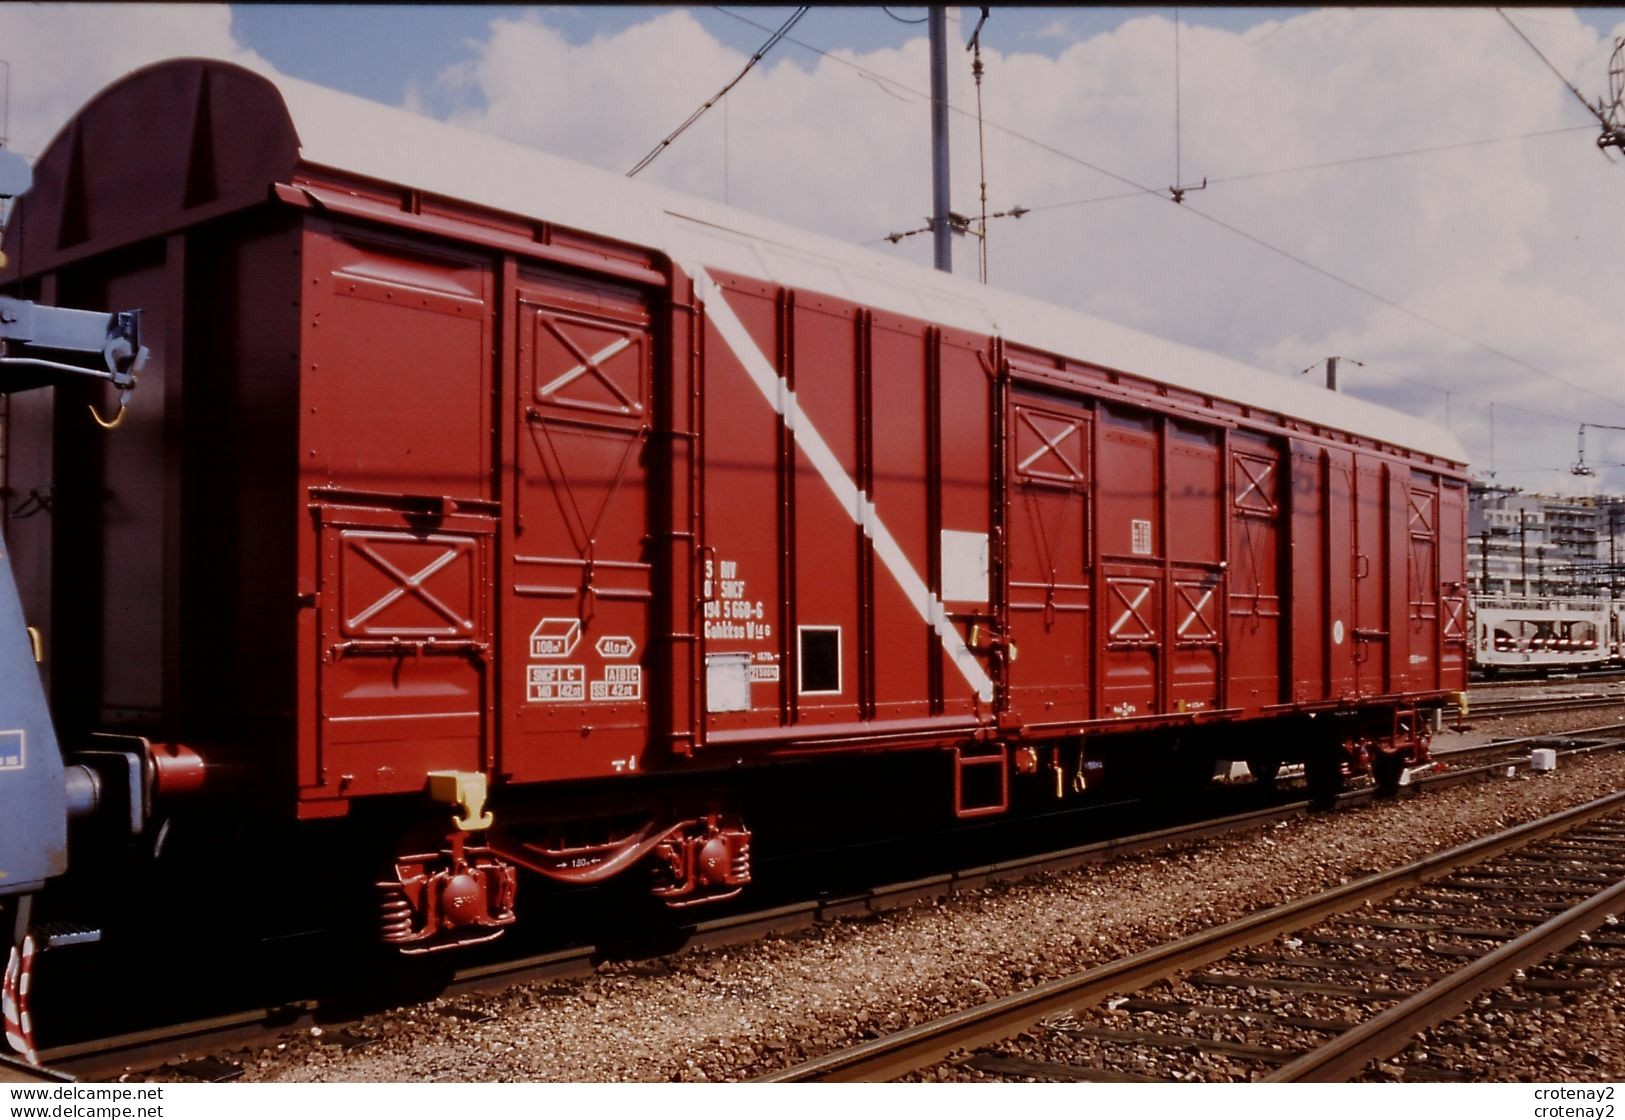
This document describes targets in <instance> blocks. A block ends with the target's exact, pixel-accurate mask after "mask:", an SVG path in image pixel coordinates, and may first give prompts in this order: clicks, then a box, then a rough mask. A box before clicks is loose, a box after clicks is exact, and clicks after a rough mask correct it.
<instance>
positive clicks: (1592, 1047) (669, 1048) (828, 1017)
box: [219, 709, 1625, 1082]
mask: <svg viewBox="0 0 1625 1120" xmlns="http://www.w3.org/2000/svg"><path fill="white" fill-rule="evenodd" d="M1618 714H1619V710H1618V709H1614V710H1611V711H1599V712H1598V713H1596V714H1595V715H1594V716H1587V717H1582V718H1585V720H1586V722H1588V723H1593V724H1601V723H1604V722H1605V721H1606V720H1607V719H1608V718H1610V717H1612V716H1615V715H1618ZM1575 722H1576V719H1575V717H1574V716H1572V715H1569V716H1567V717H1563V716H1553V717H1545V718H1544V721H1543V720H1542V719H1541V718H1539V717H1528V718H1524V719H1519V720H1506V721H1503V722H1500V723H1497V724H1495V725H1494V726H1493V728H1491V729H1486V728H1480V729H1479V731H1480V734H1479V735H1477V736H1474V737H1473V738H1476V739H1482V738H1483V732H1484V731H1485V730H1493V732H1494V734H1495V735H1496V736H1509V735H1514V734H1531V733H1548V732H1551V731H1555V730H1556V729H1557V728H1558V727H1560V726H1561V724H1562V723H1568V724H1570V725H1572V724H1573V723H1575ZM1543 723H1544V724H1545V726H1543ZM1454 738H1456V737H1455V736H1453V735H1452V734H1450V733H1446V734H1445V735H1442V736H1440V737H1439V738H1438V739H1437V740H1436V742H1435V748H1436V750H1443V749H1446V748H1448V747H1449V746H1450V745H1451V741H1452V739H1454ZM1464 738H1466V737H1464ZM1622 784H1625V755H1621V754H1616V753H1612V752H1610V753H1604V754H1599V755H1595V756H1592V757H1589V758H1582V759H1564V760H1563V762H1562V763H1561V764H1560V766H1559V769H1558V770H1557V771H1556V772H1554V773H1551V774H1540V775H1535V774H1531V773H1529V772H1527V771H1520V772H1519V774H1518V776H1516V777H1513V778H1505V779H1497V780H1495V781H1493V782H1490V783H1486V784H1475V785H1468V786H1464V787H1456V788H1452V789H1448V790H1438V791H1425V792H1423V793H1422V794H1421V795H1420V796H1417V797H1414V798H1412V797H1407V798H1403V799H1400V800H1398V801H1379V802H1376V803H1373V804H1369V805H1367V806H1363V807H1359V808H1353V809H1349V810H1345V811H1340V812H1336V813H1329V814H1318V815H1314V816H1311V817H1307V818H1303V819H1298V820H1292V821H1287V822H1283V823H1279V824H1276V825H1273V826H1270V827H1268V828H1265V829H1263V830H1261V831H1258V832H1252V833H1248V834H1246V835H1242V836H1239V837H1230V838H1224V839H1219V840H1214V841H1205V842H1202V843H1199V844H1191V845H1189V846H1187V847H1184V848H1182V849H1179V850H1171V851H1162V852H1158V853H1151V854H1146V855H1141V856H1135V857H1130V858H1125V859H1122V860H1120V861H1117V862H1114V863H1111V864H1109V865H1105V866H1096V867H1090V868H1084V869H1080V870H1077V871H1070V872H1065V873H1056V874H1050V875H1045V876H1041V877H1038V878H1035V879H1032V880H1028V881H1025V882H1022V883H1018V884H1010V885H997V886H993V887H989V888H986V889H982V890H977V891H973V892H968V893H966V894H963V895H959V896H956V897H953V898H951V899H947V900H942V901H933V902H926V903H921V904H919V905H916V906H913V907H909V908H906V909H902V910H897V911H893V912H890V913H888V914H885V915H883V916H882V917H879V918H866V919H861V920H850V921H839V922H834V923H830V924H827V925H823V926H819V927H816V928H814V929H811V930H808V931H806V932H804V933H800V934H796V935H793V936H789V937H782V938H770V939H768V940H765V941H762V942H759V943H756V944H752V945H749V946H745V947H740V948H731V949H727V950H712V951H703V952H700V951H696V952H689V953H685V954H681V955H679V956H677V957H674V958H670V959H667V960H663V961H658V962H648V963H624V964H611V965H606V966H603V967H601V968H600V969H599V970H598V972H597V973H596V974H595V975H593V976H592V977H590V978H588V979H585V980H579V981H569V982H553V983H551V984H543V985H532V986H515V987H513V988H510V989H509V990H507V991H505V992H502V993H500V994H492V995H482V996H464V997H460V998H458V999H456V1000H454V1001H435V1002H433V1003H430V1004H426V1005H420V1006H417V1007H412V1008H406V1009H403V1010H399V1011H395V1012H391V1013H387V1014H378V1015H373V1016H369V1017H368V1018H366V1019H364V1020H362V1021H361V1022H359V1023H357V1024H354V1025H351V1026H348V1027H346V1028H345V1032H346V1033H347V1034H349V1035H351V1036H360V1037H366V1038H371V1039H373V1041H371V1042H370V1043H368V1044H367V1045H365V1046H357V1047H353V1048H347V1047H345V1046H343V1045H329V1044H327V1043H325V1042H324V1041H323V1038H322V1037H321V1035H320V1033H319V1032H316V1031H312V1032H308V1033H304V1034H300V1035H296V1036H293V1037H291V1038H289V1039H288V1040H287V1041H285V1042H283V1043H281V1044H280V1045H278V1046H276V1047H272V1048H263V1049H258V1050H255V1051H251V1052H246V1053H245V1052H236V1053H230V1054H221V1055H219V1056H221V1057H225V1058H229V1059H230V1060H232V1061H235V1062H238V1063H240V1064H241V1065H242V1066H243V1071H244V1072H243V1077H244V1079H245V1080H263V1081H645V1082H649V1081H737V1080H744V1079H747V1078H750V1077H753V1076H756V1075H758V1074H761V1073H765V1072H768V1071H770V1070H773V1069H777V1068H781V1067H784V1066H787V1065H791V1064H794V1063H795V1062H797V1061H800V1060H802V1059H803V1058H807V1057H812V1056H816V1055H818V1054H822V1053H824V1052H826V1051H828V1050H831V1049H834V1048H836V1047H839V1046H842V1045H846V1044H850V1043H852V1042H855V1041H858V1040H860V1039H862V1038H865V1037H873V1036H875V1035H878V1034H883V1033H887V1032H890V1031H893V1030H897V1029H900V1028H902V1027H905V1026H908V1025H910V1024H912V1023H917V1022H922V1021H925V1020H927V1019H931V1018H935V1017H938V1016H940V1015H943V1014H945V1013H947V1012H950V1011H953V1010H956V1009H959V1008H963V1007H969V1006H973V1005H975V1004H978V1003H982V1002H985V1001H986V1000H988V999H991V998H994V997H996V996H1000V995H1004V994H1006V993H1009V992H1013V991H1017V990H1020V989H1024V988H1027V987H1030V986H1031V985H1033V984H1035V983H1037V982H1040V981H1043V980H1047V979H1051V978H1055V977H1059V976H1063V975H1066V974H1068V973H1071V972H1074V971H1077V970H1080V969H1083V968H1088V967H1091V966H1094V965H1098V964H1102V963H1104V962H1107V961H1109V960H1112V959H1115V958H1117V957H1121V956H1124V955H1127V954H1129V953H1132V952H1136V951H1138V950H1140V949H1144V948H1147V947H1149V946H1152V945H1155V944H1159V943H1161V942H1164V941H1167V940H1170V939H1172V938H1175V937H1179V936H1183V935H1186V934H1189V933H1192V932H1195V931H1196V930H1199V929H1202V928H1205V927H1207V926H1210V925H1213V924H1216V923H1219V922H1224V921H1228V920H1230V919H1233V918H1236V917H1239V916H1241V915H1243V914H1246V913H1249V912H1251V911H1254V910H1258V909H1261V908H1265V907H1269V906H1274V905H1276V904H1279V903H1282V902H1286V901H1288V900H1290V899H1292V898H1295V897H1298V896H1301V895H1303V894H1306V893H1309V892H1312V891H1315V890H1318V889H1322V888H1324V887H1327V886H1330V885H1333V884H1336V883H1339V882H1344V881H1347V880H1349V879H1353V878H1357V877H1360V876H1363V875H1367V874H1370V873H1372V872H1375V871H1380V870H1385V869H1387V868H1389V867H1393V866H1397V865H1400V864H1403V863H1407V862H1410V861H1412V860H1414V859H1417V858H1419V857H1420V856H1423V855H1426V854H1428V853H1430V852H1434V851H1437V850H1440V849H1443V848H1447V847H1450V846H1452V845H1455V844H1459V843H1462V842H1465V841H1467V840H1470V839H1473V838H1475V837H1478V836H1482V835H1485V834H1487V833H1490V832H1494V831H1497V830H1499V829H1502V828H1506V827H1509V826H1511V825H1514V824H1518V823H1521V822H1523V821H1526V820H1531V819H1533V818H1536V817H1539V816H1542V815H1545V814H1547V813H1550V812H1553V811H1556V810H1558V809H1561V808H1563V807H1565V806H1569V805H1574V804H1578V803H1581V802H1584V801H1589V800H1592V799H1594V798H1596V797H1599V796H1602V795H1604V794H1607V793H1611V792H1613V791H1615V790H1616V789H1619V788H1621V786H1622ZM1621 917H1622V919H1625V915H1622V916H1621ZM1616 972H1617V970H1616ZM1620 983H1621V978H1620V977H1619V976H1617V975H1616V974H1610V977H1609V979H1608V981H1607V982H1606V983H1605V984H1604V986H1603V988H1602V989H1600V990H1599V991H1596V992H1592V993H1587V996H1586V998H1583V999H1578V1000H1576V1001H1575V1003H1574V1007H1573V1008H1572V1010H1571V1011H1569V1012H1568V1013H1565V1014H1564V1015H1562V1016H1560V1019H1561V1022H1560V1023H1558V1024H1554V1025H1553V1027H1552V1028H1551V1029H1553V1030H1554V1031H1559V1030H1560V1032H1561V1034H1562V1038H1561V1043H1562V1045H1561V1046H1557V1045H1555V1043H1554V1045H1552V1046H1550V1047H1547V1046H1542V1045H1541V1044H1540V1043H1541V1040H1540V1039H1538V1038H1528V1037H1522V1038H1516V1039H1515V1040H1514V1041H1515V1042H1516V1045H1512V1046H1509V1047H1508V1048H1507V1050H1508V1054H1507V1059H1508V1062H1509V1063H1513V1061H1514V1059H1515V1058H1518V1059H1520V1060H1521V1056H1525V1055H1527V1056H1529V1059H1530V1060H1529V1061H1528V1063H1527V1065H1526V1066H1518V1065H1515V1064H1508V1065H1507V1066H1506V1067H1505V1069H1504V1076H1506V1077H1509V1078H1535V1077H1539V1078H1570V1079H1585V1080H1599V1079H1608V1078H1616V1079H1618V1078H1621V1077H1625V1050H1622V1047H1621V1044H1620V1043H1619V1041H1618V1036H1619V1028H1620V1026H1621V1023H1620V1018H1619V1012H1618V1007H1619V1006H1620V1005H1621V1002H1622V1001H1621V999H1620V996H1621V994H1622V992H1621V988H1620ZM448 1003H455V1004H456V1005H457V1006H458V1007H461V1008H465V1009H472V1010H477V1011H484V1012H489V1013H491V1014H492V1015H494V1016H495V1018H494V1019H493V1020H492V1021H489V1022H484V1023H474V1022H471V1021H469V1018H468V1017H466V1016H465V1017H453V1016H449V1015H447V1014H446V1013H445V1011H446V1006H447V1004H448ZM1493 1023H1494V1020H1493V1019H1492V1020H1491V1024H1492V1025H1493ZM1518 1029H1520V1030H1522V1029H1523V1028H1518ZM1541 1029H1545V1028H1541ZM1557 1053H1562V1054H1568V1055H1572V1061H1569V1062H1565V1061H1563V1060H1562V1059H1559V1058H1556V1057H1554V1056H1553V1055H1554V1054H1557Z"/></svg>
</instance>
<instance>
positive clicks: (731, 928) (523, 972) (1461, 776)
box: [41, 722, 1625, 1078]
mask: <svg viewBox="0 0 1625 1120" xmlns="http://www.w3.org/2000/svg"><path fill="white" fill-rule="evenodd" d="M1620 728H1625V722H1622V723H1616V724H1607V725H1603V726H1600V727H1591V728H1580V729H1576V730H1574V731H1569V732H1564V733H1563V734H1564V735H1565V736H1571V737H1572V736H1579V735H1586V734H1593V733H1597V732H1605V731H1612V730H1618V729H1620ZM1552 738H1554V736H1531V737H1529V738H1527V739H1505V740H1499V741H1496V742H1493V743H1488V744H1481V745H1478V746H1473V747H1467V748H1463V749H1461V750H1459V751H1453V752H1450V754H1449V755H1448V756H1447V757H1448V759H1450V760H1463V761H1465V760H1466V759H1468V758H1476V757H1478V756H1481V755H1485V754H1491V755H1495V754H1504V753H1505V752H1506V751H1507V750H1508V749H1512V750H1516V749H1517V748H1518V747H1519V746H1521V745H1523V744H1525V743H1529V742H1532V741H1545V740H1549V739H1552ZM1618 745H1619V744H1608V748H1609V749H1613V748H1614V747H1617V746H1618ZM1582 749H1584V748H1582ZM1502 765H1503V763H1501V762H1493V763H1487V764H1484V765H1480V766H1476V767H1474V768H1472V769H1470V770H1469V769H1463V770H1453V771H1445V772H1442V773H1434V774H1426V775H1423V776H1421V777H1420V778H1418V779H1417V781H1416V782H1414V783H1413V784H1412V788H1413V789H1414V788H1421V787H1426V786H1432V785H1441V786H1443V785H1449V784H1453V783H1456V782H1460V781H1469V780H1472V779H1474V778H1475V777H1484V776H1487V775H1492V774H1498V773H1500V770H1501V766H1502ZM1373 796H1374V791H1373V790H1371V789H1356V790H1350V791H1346V792H1344V793H1343V794H1340V795H1339V797H1338V802H1339V804H1341V805H1348V804H1357V803H1360V802H1364V801H1369V800H1370V799H1371V798H1372V797H1373ZM1309 808H1310V803H1309V802H1308V801H1306V800H1293V801H1289V802H1285V803H1283V804H1280V805H1276V806H1272V807H1269V808H1265V809H1255V810H1251V811H1249V812H1245V813H1239V814H1235V815H1232V816H1228V817H1221V818H1218V819H1210V820H1202V821H1195V822H1191V823H1189V824H1183V825H1175V826H1171V827H1168V828H1162V829H1157V830H1154V831H1151V832H1145V833H1137V834H1135V835H1132V836H1126V837H1117V838H1114V839H1110V840H1101V841H1096V842H1094V843H1090V844H1084V845H1079V846H1075V847H1071V848H1065V849H1061V850H1059V851H1051V852H1040V853H1036V854H1034V855H1029V856H1021V857H1016V858H1012V859H1008V860H1001V861H998V862H995V863H989V864H983V865H980V866H977V867H970V868H962V869H957V870H953V871H947V872H942V873H940V874H936V875H931V876H926V877H924V878H920V879H914V880H910V881H908V882H902V883H891V884H886V885H884V886H879V887H875V888H871V889H868V890H864V891H860V892H854V893H851V894H847V895H841V896H836V897H825V898H820V899H811V900H807V901H802V902H791V903H787V904H783V905H780V906H776V907H771V908H768V909H765V910H758V911H752V912H750V913H745V914H733V915H726V916H723V917H718V918H712V919H708V920H705V921H701V922H697V923H695V924H693V925H691V926H688V927H686V928H685V929H684V930H682V931H680V932H682V933H683V934H684V941H683V945H682V947H683V948H684V949H703V948H710V947H719V946H724V945H736V944H741V943H745V942H748V941H750V940H753V939H755V938H757V937H760V936H762V935H763V933H764V932H767V931H773V932H781V933H782V932H785V931H789V930H794V929H799V928H808V927H812V926H815V925H817V924H818V923H820V922H826V921H831V920H834V919H836V918H839V917H842V916H846V915H851V914H863V913H878V912H881V911H884V910H887V909H893V908H896V907H899V906H903V905H907V904H909V903H911V902H914V901H917V900H920V899H923V898H932V897H945V896H950V895H952V894H954V893H956V892H961V891H968V890H973V889H976V888H978V887H981V886H984V885H987V884H990V883H994V882H1000V881H1005V882H1008V881H1011V880H1019V879H1022V878H1027V877H1030V876H1033V875H1038V874H1042V873H1045V872H1056V871H1066V870H1071V869H1074V868H1078V867H1083V866H1088V865H1090V864H1097V863H1103V862H1106V861H1108V860H1111V859H1116V858H1120V857H1123V856H1127V855H1133V854H1136V853H1141V852H1147V851H1155V850H1158V849H1161V848H1167V847H1171V846H1173V845H1177V844H1184V843H1194V842H1197V841H1200V840H1207V839H1213V838H1217V837H1221V836H1225V835H1230V834H1235V833H1242V832H1246V831H1248V830H1250V829H1255V828H1262V827H1264V826H1266V825H1269V824H1273V823H1276V822H1278V821H1282V820H1290V819H1292V818H1293V817H1297V816H1301V815H1303V814H1304V813H1305V812H1307V811H1308V810H1309ZM602 952H603V946H600V945H585V946H578V947H573V948H566V949H558V950H552V951H549V952H545V953H539V954H530V955H527V956H525V957H522V958H519V959H517V960H513V961H496V962H490V963H485V964H480V965H474V966H469V967H465V968H462V969H459V970H458V971H457V972H456V973H455V974H454V975H453V976H452V978H451V980H450V982H449V983H448V984H447V986H446V988H445V989H444V991H442V992H441V993H440V994H441V995H442V996H447V997H455V996H462V995H471V994H476V993H480V992H485V991H491V990H494V989H496V988H498V987H500V986H503V985H508V984H515V983H521V982H525V981H532V980H540V979H559V978H566V977H573V976H585V975H589V974H590V973H591V972H592V970H593V968H594V965H595V964H596V962H597V961H598V960H599V959H600V957H601V955H602ZM353 1021H354V1020H353V1019H350V1018H348V1017H341V1018H340V1019H338V1020H328V1019H324V1017H323V1008H322V1005H321V1002H320V1001H318V1000H314V999H300V1000H289V1001H287V1002H285V1003H283V1004H280V1005H278V1006H276V1007H273V1008H264V1009H257V1010H253V1011H244V1012H239V1013H234V1014H227V1015H221V1016H216V1017H212V1018H209V1019H200V1020H196V1021H191V1022H186V1023H177V1024H172V1025H166V1026H161V1027H154V1028H150V1029H147V1030H142V1031H134V1032H129V1033H126V1034H122V1035H118V1036H114V1037H109V1038H101V1039H89V1040H86V1041H83V1042H77V1043H67V1044H64V1045H61V1046H56V1047H50V1048H47V1049H46V1050H44V1051H42V1053H41V1059H42V1061H44V1062H46V1063H47V1064H48V1065H51V1066H55V1067H59V1068H61V1069H64V1070H66V1071H67V1072H69V1073H71V1074H74V1075H77V1076H80V1077H86V1078H99V1077H106V1076H116V1075H117V1074H119V1073H121V1072H125V1071H126V1070H129V1069H144V1068H152V1067H154V1066H157V1065H160V1064H162V1063H164V1062H165V1061H168V1060H170V1059H172V1058H173V1057H174V1056H175V1050H176V1049H177V1048H178V1047H183V1046H184V1047H187V1048H188V1049H189V1050H193V1051H194V1052H195V1051H196V1050H197V1049H199V1048H202V1047H214V1048H218V1047H221V1046H243V1045H252V1044H254V1043H257V1042H260V1041H268V1040H272V1039H275V1038H279V1037H281V1036H282V1035H283V1034H285V1033H286V1032H287V1031H289V1030H292V1029H295V1028H301V1027H309V1026H314V1025H318V1024H320V1025H323V1026H325V1027H328V1028H330V1029H336V1028H339V1027H342V1026H343V1025H344V1024H345V1023H346V1022H353Z"/></svg>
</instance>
